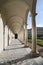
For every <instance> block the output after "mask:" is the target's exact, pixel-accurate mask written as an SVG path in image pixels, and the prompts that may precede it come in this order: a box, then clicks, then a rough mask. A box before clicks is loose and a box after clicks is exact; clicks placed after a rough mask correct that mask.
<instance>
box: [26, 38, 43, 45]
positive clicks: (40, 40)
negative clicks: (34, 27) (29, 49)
mask: <svg viewBox="0 0 43 65" xmlns="http://www.w3.org/2000/svg"><path fill="white" fill-rule="evenodd" d="M27 41H28V42H32V39H28V40H27ZM37 44H38V45H40V46H43V40H42V39H37Z"/></svg>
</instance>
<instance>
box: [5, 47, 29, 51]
mask: <svg viewBox="0 0 43 65" xmlns="http://www.w3.org/2000/svg"><path fill="white" fill-rule="evenodd" d="M22 48H29V47H28V46H23V47H19V48H10V49H5V51H8V50H14V49H22Z"/></svg>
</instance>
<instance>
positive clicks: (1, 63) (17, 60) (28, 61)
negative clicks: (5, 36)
mask: <svg viewBox="0 0 43 65" xmlns="http://www.w3.org/2000/svg"><path fill="white" fill-rule="evenodd" d="M30 51H31V49H30V48H29V47H28V48H25V47H24V45H23V44H21V42H20V41H18V40H17V39H16V40H14V39H13V40H12V43H11V44H10V46H8V47H7V48H6V50H5V51H2V53H1V54H0V65H43V58H42V57H37V58H30V57H29V53H30Z"/></svg>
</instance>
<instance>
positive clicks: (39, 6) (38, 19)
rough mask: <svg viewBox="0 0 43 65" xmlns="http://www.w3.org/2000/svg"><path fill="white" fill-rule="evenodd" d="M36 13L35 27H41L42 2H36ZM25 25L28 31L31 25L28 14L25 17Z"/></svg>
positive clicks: (42, 25) (42, 24)
mask: <svg viewBox="0 0 43 65" xmlns="http://www.w3.org/2000/svg"><path fill="white" fill-rule="evenodd" d="M36 13H37V16H36V26H37V27H43V0H37V5H36ZM27 24H28V26H27V28H28V29H30V28H31V27H32V25H31V17H30V14H29V13H28V17H27Z"/></svg>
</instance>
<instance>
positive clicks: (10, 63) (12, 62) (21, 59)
mask: <svg viewBox="0 0 43 65" xmlns="http://www.w3.org/2000/svg"><path fill="white" fill-rule="evenodd" d="M37 57H39V55H37V56H36V57H31V56H30V54H27V55H25V56H24V57H22V58H18V59H15V60H11V61H8V62H7V64H8V65H12V64H16V63H18V62H23V61H24V60H27V59H32V58H37ZM4 65H6V63H4Z"/></svg>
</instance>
